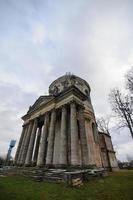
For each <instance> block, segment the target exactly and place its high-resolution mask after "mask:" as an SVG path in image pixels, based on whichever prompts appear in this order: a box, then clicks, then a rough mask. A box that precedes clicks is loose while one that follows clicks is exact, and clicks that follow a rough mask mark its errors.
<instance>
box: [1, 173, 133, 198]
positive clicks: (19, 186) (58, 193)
mask: <svg viewBox="0 0 133 200" xmlns="http://www.w3.org/2000/svg"><path fill="white" fill-rule="evenodd" d="M9 199H10V200H133V170H129V171H128V170H127V171H119V172H114V173H112V174H110V175H109V176H108V177H105V178H101V179H96V180H91V181H89V182H86V183H85V184H84V185H83V186H81V187H80V188H70V187H66V186H65V185H64V184H55V183H44V182H41V183H38V182H34V181H31V180H29V179H27V178H23V177H15V176H10V177H0V200H9Z"/></svg>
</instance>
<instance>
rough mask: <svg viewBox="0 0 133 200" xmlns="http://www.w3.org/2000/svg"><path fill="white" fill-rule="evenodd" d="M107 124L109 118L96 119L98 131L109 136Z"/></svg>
mask: <svg viewBox="0 0 133 200" xmlns="http://www.w3.org/2000/svg"><path fill="white" fill-rule="evenodd" d="M109 123H110V116H107V117H106V119H105V118H104V117H101V118H97V125H98V129H99V131H101V132H103V133H107V134H109Z"/></svg>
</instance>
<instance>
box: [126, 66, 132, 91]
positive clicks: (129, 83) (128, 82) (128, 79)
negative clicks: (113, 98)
mask: <svg viewBox="0 0 133 200" xmlns="http://www.w3.org/2000/svg"><path fill="white" fill-rule="evenodd" d="M126 85H127V89H129V91H130V92H131V93H132V94H133V66H132V67H131V69H130V70H129V71H128V72H127V74H126Z"/></svg>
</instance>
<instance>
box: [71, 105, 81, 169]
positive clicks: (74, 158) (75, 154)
mask: <svg viewBox="0 0 133 200" xmlns="http://www.w3.org/2000/svg"><path fill="white" fill-rule="evenodd" d="M70 118H71V119H70V123H71V128H70V130H71V165H79V150H78V126H77V109H76V103H75V102H72V103H71V104H70Z"/></svg>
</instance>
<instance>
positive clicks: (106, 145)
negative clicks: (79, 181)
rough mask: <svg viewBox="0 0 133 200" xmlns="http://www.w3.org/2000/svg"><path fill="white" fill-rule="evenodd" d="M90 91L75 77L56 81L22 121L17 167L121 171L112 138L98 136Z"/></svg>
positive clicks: (85, 83)
mask: <svg viewBox="0 0 133 200" xmlns="http://www.w3.org/2000/svg"><path fill="white" fill-rule="evenodd" d="M90 91H91V90H90V86H89V84H88V83H87V82H86V81H85V80H83V79H81V78H80V77H77V76H75V75H72V74H67V75H65V76H62V77H60V78H58V79H57V80H55V81H54V82H53V83H52V84H51V85H50V86H49V95H45V96H40V97H39V98H38V99H37V101H36V102H35V103H34V104H33V105H32V106H30V108H29V111H28V112H27V114H26V115H24V116H23V117H22V119H23V120H24V130H23V132H22V136H21V138H20V142H19V145H18V148H17V152H16V157H15V164H16V165H24V164H25V165H26V166H30V165H31V164H34V166H36V165H37V166H38V167H56V168H58V167H69V166H71V167H82V168H85V167H88V166H96V167H105V168H109V169H116V168H118V166H117V160H116V157H115V152H114V150H113V146H112V143H111V137H110V136H108V135H107V134H105V133H102V134H99V133H98V130H97V125H96V120H95V115H94V110H93V106H92V103H91V98H90ZM33 121H34V123H33ZM35 121H37V123H35ZM37 128H38V132H37V133H36V130H37ZM36 134H37V135H36ZM35 141H36V142H35Z"/></svg>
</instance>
